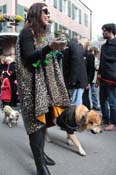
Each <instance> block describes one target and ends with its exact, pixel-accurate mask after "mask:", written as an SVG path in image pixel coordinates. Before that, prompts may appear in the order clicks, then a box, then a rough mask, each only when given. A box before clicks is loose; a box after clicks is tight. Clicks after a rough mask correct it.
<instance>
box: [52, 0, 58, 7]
mask: <svg viewBox="0 0 116 175" xmlns="http://www.w3.org/2000/svg"><path fill="white" fill-rule="evenodd" d="M53 5H54V7H55V8H57V0H54V1H53Z"/></svg>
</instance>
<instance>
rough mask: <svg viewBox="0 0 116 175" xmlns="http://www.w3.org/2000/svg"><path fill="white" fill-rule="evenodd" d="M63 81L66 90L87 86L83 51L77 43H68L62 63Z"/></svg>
mask: <svg viewBox="0 0 116 175" xmlns="http://www.w3.org/2000/svg"><path fill="white" fill-rule="evenodd" d="M62 65H63V76H64V81H65V83H66V86H67V88H68V89H73V88H85V87H86V85H87V84H88V80H87V72H86V67H85V62H84V49H83V47H82V45H81V44H79V43H77V42H74V41H72V42H70V43H69V44H68V49H66V51H65V53H64V58H63V61H62Z"/></svg>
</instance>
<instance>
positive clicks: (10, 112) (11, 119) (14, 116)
mask: <svg viewBox="0 0 116 175" xmlns="http://www.w3.org/2000/svg"><path fill="white" fill-rule="evenodd" d="M3 112H4V119H3V123H6V124H7V125H8V126H9V127H10V128H12V127H13V125H17V122H18V119H19V112H18V111H16V110H14V109H12V108H11V107H10V106H9V105H5V106H4V108H3Z"/></svg>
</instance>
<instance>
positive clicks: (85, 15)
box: [84, 13, 88, 27]
mask: <svg viewBox="0 0 116 175" xmlns="http://www.w3.org/2000/svg"><path fill="white" fill-rule="evenodd" d="M84 25H85V26H86V27H88V15H87V14H86V13H84Z"/></svg>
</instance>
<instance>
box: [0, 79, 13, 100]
mask: <svg viewBox="0 0 116 175" xmlns="http://www.w3.org/2000/svg"><path fill="white" fill-rule="evenodd" d="M0 98H1V100H2V101H4V102H10V101H11V86H10V81H9V79H8V78H5V79H4V80H3V81H2V85H1V95H0Z"/></svg>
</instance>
